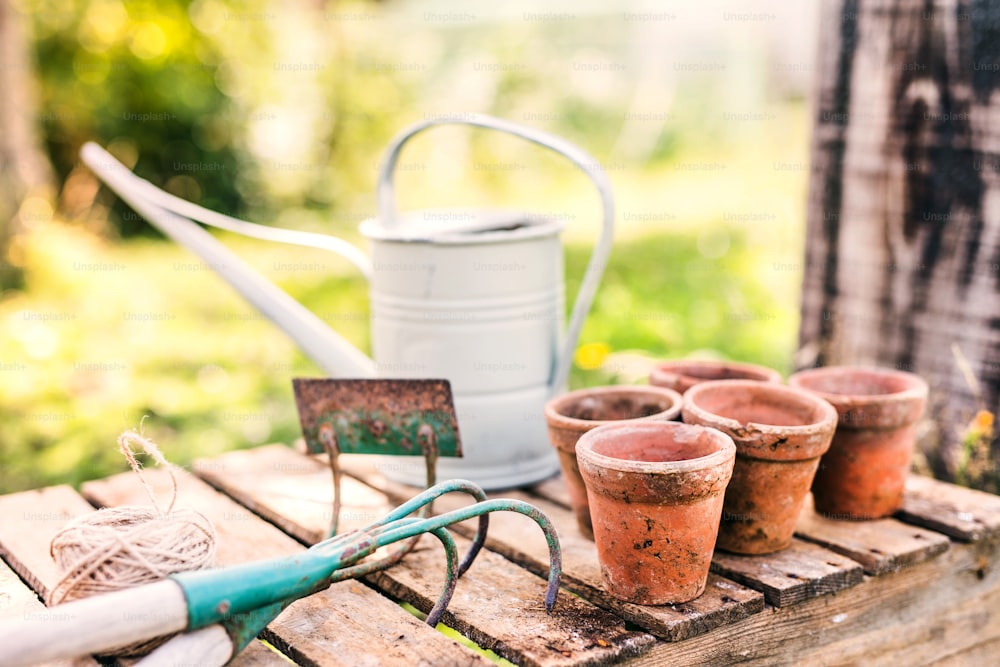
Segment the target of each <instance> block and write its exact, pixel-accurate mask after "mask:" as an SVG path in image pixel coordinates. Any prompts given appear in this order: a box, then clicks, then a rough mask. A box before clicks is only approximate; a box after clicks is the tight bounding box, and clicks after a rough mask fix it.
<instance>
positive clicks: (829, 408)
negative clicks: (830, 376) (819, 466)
mask: <svg viewBox="0 0 1000 667" xmlns="http://www.w3.org/2000/svg"><path fill="white" fill-rule="evenodd" d="M719 389H741V390H744V391H746V390H753V391H763V392H771V393H774V394H784V395H785V396H791V397H794V398H795V399H797V400H800V401H804V402H807V403H813V404H814V405H815V406H816V407H817V408H818V409H819V410H820V411H822V413H823V417H822V418H821V419H819V420H818V421H814V422H812V423H811V424H801V425H788V426H782V425H780V424H762V423H760V422H747V423H745V424H744V423H743V422H741V421H739V420H737V419H733V418H732V417H726V416H723V415H720V414H716V413H714V412H709V411H708V410H706V409H705V408H703V407H701V406H700V405H697V404H696V403H695V401H696V400H697V399H698V397H699V395H700V394H704V393H707V392H711V391H717V390H719ZM684 411H686V412H691V413H693V414H694V415H696V416H697V417H698V419H700V420H701V421H703V422H706V425H708V426H709V427H710V428H717V427H715V426H714V425H715V424H718V425H719V426H721V427H722V428H725V429H729V430H731V431H733V432H734V433H739V432H741V431H745V432H747V435H752V434H753V433H754V432H756V433H760V434H763V435H776V436H789V437H793V436H810V435H814V434H817V433H822V432H823V431H829V432H830V433H831V434H832V433H833V431H834V429H836V427H837V422H838V419H839V414H838V413H837V409H836V408H835V407H834V406H833V405H831V404H830V402H829V401H826V400H824V399H823V398H822V397H820V396H819V395H818V394H817V393H815V392H812V391H809V390H806V389H801V388H799V387H789V386H787V385H783V384H777V383H773V382H757V381H756V380H712V381H710V382H701V383H699V384H696V385H695V386H693V387H691V388H690V389H688V390H687V392H685V394H684ZM810 458H812V457H810Z"/></svg>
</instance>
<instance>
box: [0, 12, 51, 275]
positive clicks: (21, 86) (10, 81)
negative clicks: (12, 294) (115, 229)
mask: <svg viewBox="0 0 1000 667" xmlns="http://www.w3.org/2000/svg"><path fill="white" fill-rule="evenodd" d="M26 26H27V20H26V17H25V16H24V15H22V14H21V13H20V12H18V10H16V9H14V8H13V7H12V6H11V4H10V2H9V0H0V288H2V287H4V286H6V285H9V284H11V282H12V281H13V280H14V276H15V275H16V271H15V270H14V268H13V267H12V266H10V265H9V263H8V262H7V261H6V259H7V247H8V244H9V243H10V241H11V239H12V238H13V237H14V235H16V234H17V233H18V231H19V228H20V227H21V224H22V223H23V222H24V221H22V220H20V219H19V218H18V215H17V213H18V209H19V208H20V206H21V202H22V201H23V200H24V198H25V197H27V196H29V195H32V194H34V195H38V196H42V197H45V198H47V199H49V200H50V201H51V200H52V197H53V185H52V180H53V179H52V167H51V165H50V164H49V161H48V157H47V156H46V155H45V152H44V151H43V150H42V144H41V140H40V137H39V133H38V126H39V125H40V123H39V118H40V117H39V114H38V107H37V102H36V100H35V95H34V93H35V91H34V78H33V76H32V59H31V48H30V43H29V41H28V38H27V28H26Z"/></svg>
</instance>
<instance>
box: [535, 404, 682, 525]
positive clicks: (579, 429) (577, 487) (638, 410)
mask: <svg viewBox="0 0 1000 667" xmlns="http://www.w3.org/2000/svg"><path fill="white" fill-rule="evenodd" d="M680 412H681V396H680V394H678V393H677V392H675V391H673V390H670V389H663V388H660V387H649V386H645V385H635V386H629V385H620V386H612V387H592V388H590V389H580V390H578V391H573V392H570V393H568V394H563V395H562V396H557V397H556V398H553V399H552V400H550V401H549V402H548V403H547V404H546V406H545V421H546V423H547V424H548V429H549V441H550V442H551V443H552V446H553V447H555V448H556V451H557V452H558V453H559V465H560V466H561V467H562V472H563V477H564V479H565V480H566V487H567V490H568V491H569V497H570V503H571V504H572V506H573V512H574V513H575V514H576V522H577V526H578V527H579V528H580V532H581V533H582V534H583V535H584V536H585V537H587V538H589V539H594V531H593V529H592V527H591V523H590V510H589V508H588V505H587V490H586V488H585V487H584V485H583V478H582V477H580V468H579V466H578V465H577V461H576V442H577V440H579V439H580V436H581V435H583V434H584V433H586V432H587V431H590V430H592V429H595V428H597V427H598V426H603V425H604V424H609V423H612V422H616V421H622V420H631V419H659V420H664V421H668V420H671V419H675V418H677V417H678V416H679V415H680Z"/></svg>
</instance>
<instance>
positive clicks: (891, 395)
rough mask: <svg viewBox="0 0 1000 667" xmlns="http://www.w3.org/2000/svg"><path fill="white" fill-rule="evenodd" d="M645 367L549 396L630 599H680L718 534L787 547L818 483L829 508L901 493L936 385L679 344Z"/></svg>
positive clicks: (731, 545) (850, 511)
mask: <svg viewBox="0 0 1000 667" xmlns="http://www.w3.org/2000/svg"><path fill="white" fill-rule="evenodd" d="M650 383H651V384H650V386H645V385H642V386H620V387H597V388H593V389H584V390H580V391H576V392H572V393H569V394H566V395H563V396H560V397H557V398H554V399H552V400H551V401H550V402H549V404H548V405H547V406H546V411H545V416H546V420H547V422H548V425H549V435H550V439H551V441H552V444H553V445H554V446H555V447H556V449H557V450H558V451H559V456H560V462H561V464H562V468H563V473H564V476H565V478H566V482H567V486H568V488H569V493H570V500H571V502H572V504H573V509H574V511H575V512H576V516H577V523H578V525H579V529H580V532H581V533H582V534H583V535H584V536H586V537H588V538H590V539H593V540H594V541H595V543H596V546H597V556H598V560H599V562H600V565H601V571H602V573H603V576H604V579H605V584H606V588H607V590H608V592H610V593H612V594H613V595H615V596H617V597H619V598H620V599H623V600H626V601H628V602H633V603H637V604H653V605H656V604H671V603H678V602H686V601H689V600H692V599H694V598H696V597H698V596H699V595H701V593H702V592H703V591H704V589H705V585H706V582H707V578H708V571H709V567H710V565H711V559H712V554H713V552H714V549H716V548H718V549H723V550H725V551H728V552H732V553H736V554H746V555H760V554H768V553H773V552H775V551H779V550H781V549H784V548H786V547H788V546H789V545H790V544H791V542H792V536H793V534H794V532H795V525H796V522H797V520H798V517H799V514H800V513H801V511H802V508H803V506H804V504H805V501H806V497H807V495H808V494H809V492H810V490H811V491H812V493H813V496H814V499H815V506H816V509H817V511H819V512H821V513H823V514H824V515H826V516H828V517H829V518H834V519H849V520H858V519H872V518H878V517H883V516H888V515H890V514H892V513H893V512H894V511H896V510H897V509H898V508H899V507H900V505H901V503H902V495H903V485H904V483H905V480H906V475H907V474H908V472H909V464H910V454H911V452H912V450H913V443H914V431H915V425H916V422H917V420H918V419H919V418H920V416H921V414H922V412H923V409H924V405H925V402H926V397H927V385H926V383H924V382H923V380H921V379H920V378H919V377H917V376H916V375H913V374H911V373H904V372H900V371H892V370H886V369H880V368H849V367H831V368H819V369H813V370H809V371H802V372H800V373H797V374H795V375H793V376H791V378H789V383H788V385H787V386H786V385H784V384H782V383H781V376H780V374H778V373H777V372H776V371H774V370H771V369H769V368H764V367H761V366H754V365H750V364H740V363H732V362H714V361H687V360H685V361H670V362H664V363H661V364H659V365H657V367H656V368H655V369H654V370H653V372H652V373H651V376H650ZM682 394H683V398H682V396H681V395H682ZM678 415H679V416H680V417H681V419H682V421H676V419H677V418H678Z"/></svg>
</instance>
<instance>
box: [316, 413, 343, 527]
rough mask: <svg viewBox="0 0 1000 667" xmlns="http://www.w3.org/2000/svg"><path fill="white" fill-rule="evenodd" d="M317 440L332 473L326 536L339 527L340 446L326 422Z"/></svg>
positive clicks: (321, 427) (341, 475)
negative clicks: (329, 518) (330, 502)
mask: <svg viewBox="0 0 1000 667" xmlns="http://www.w3.org/2000/svg"><path fill="white" fill-rule="evenodd" d="M319 441H320V443H321V444H322V445H323V448H324V449H325V450H326V454H327V456H328V457H329V459H330V471H331V472H332V473H333V518H332V519H331V520H330V530H329V531H328V532H327V534H326V536H327V537H328V538H329V537H333V536H334V535H336V534H337V529H338V528H339V527H340V507H341V498H340V480H341V478H342V477H343V474H342V472H341V469H340V448H339V447H338V446H337V436H336V435H334V433H333V428H332V427H330V426H329V425H328V424H323V425H322V426H320V428H319Z"/></svg>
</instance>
